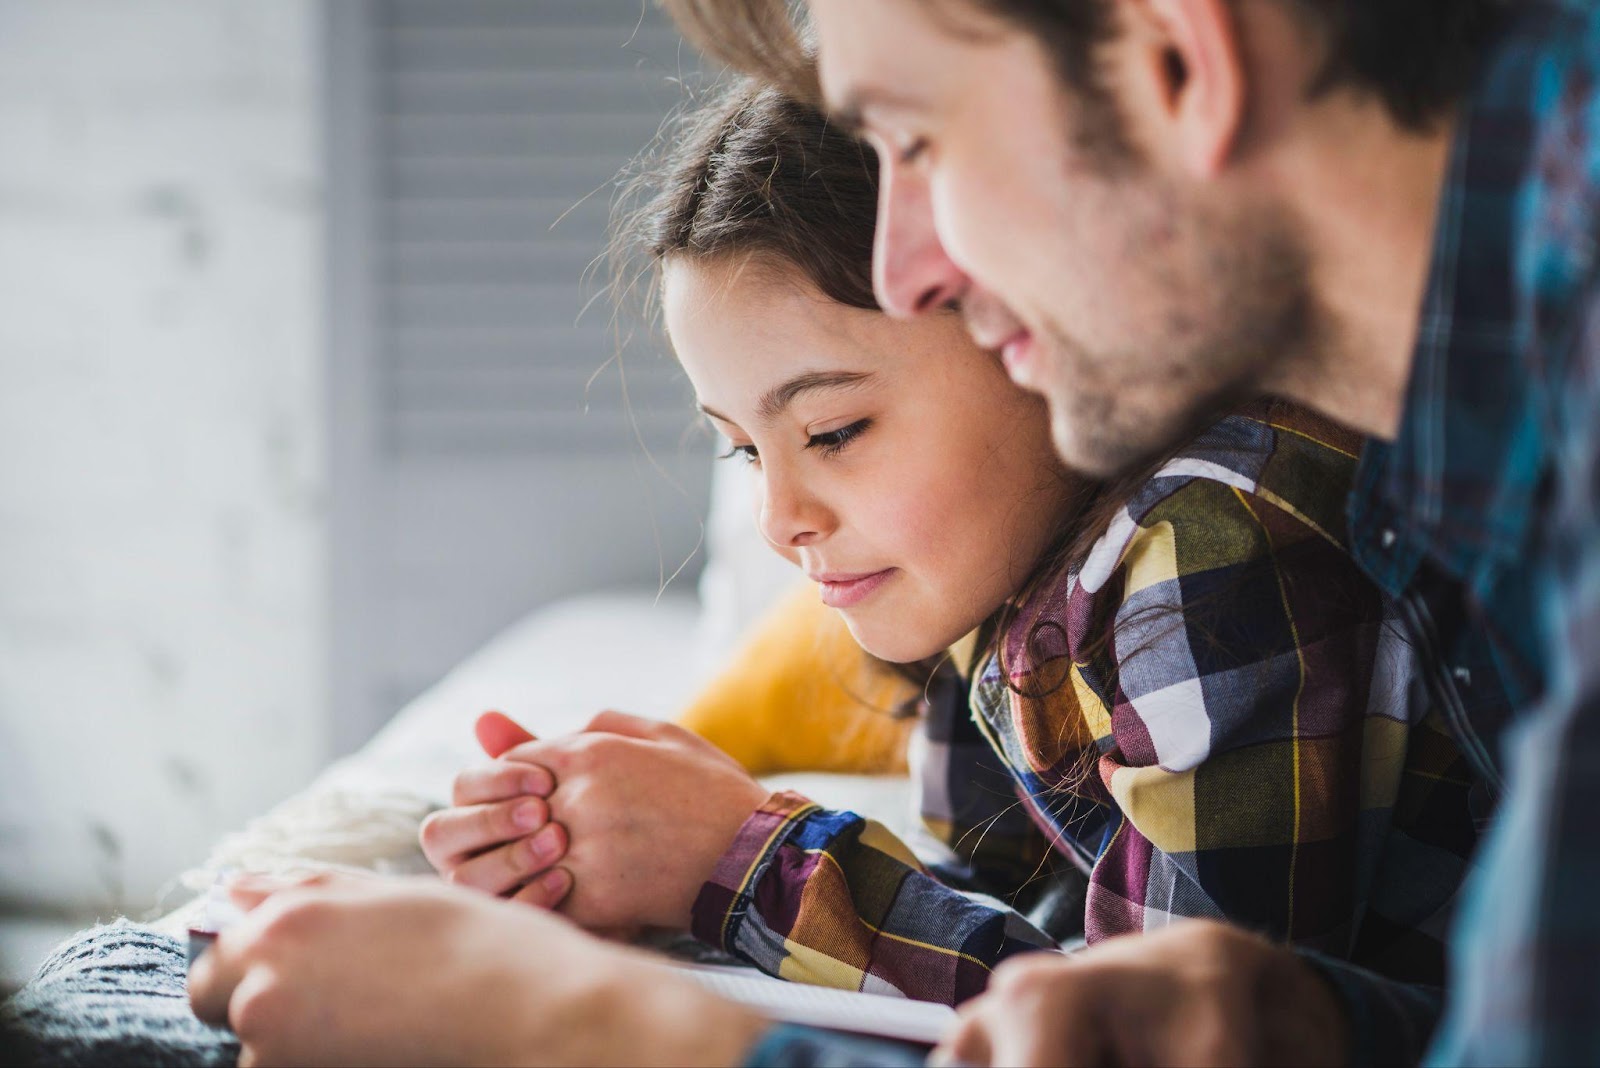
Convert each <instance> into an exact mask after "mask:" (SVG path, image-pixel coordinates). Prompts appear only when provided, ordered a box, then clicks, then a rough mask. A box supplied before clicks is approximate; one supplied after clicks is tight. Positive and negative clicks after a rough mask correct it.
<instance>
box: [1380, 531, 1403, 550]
mask: <svg viewBox="0 0 1600 1068" xmlns="http://www.w3.org/2000/svg"><path fill="white" fill-rule="evenodd" d="M1378 540H1379V541H1380V542H1382V543H1383V547H1384V548H1385V549H1393V548H1394V543H1395V542H1396V541H1397V540H1399V537H1398V535H1396V534H1395V532H1394V531H1393V530H1385V531H1384V532H1383V533H1382V534H1379V535H1378Z"/></svg>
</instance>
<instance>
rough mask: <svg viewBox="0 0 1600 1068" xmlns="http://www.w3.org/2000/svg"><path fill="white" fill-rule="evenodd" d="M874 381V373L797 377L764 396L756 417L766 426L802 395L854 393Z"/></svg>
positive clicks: (730, 422) (817, 373) (729, 421)
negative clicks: (863, 384) (869, 381)
mask: <svg viewBox="0 0 1600 1068" xmlns="http://www.w3.org/2000/svg"><path fill="white" fill-rule="evenodd" d="M871 377H872V372H871V371H806V372H804V373H802V374H798V375H795V376H794V377H793V378H791V379H789V380H788V381H787V382H783V383H780V384H779V385H776V386H774V387H772V388H771V389H769V390H767V392H766V393H764V394H762V395H761V400H760V402H759V403H757V404H756V413H757V414H758V415H759V416H760V417H761V419H762V421H763V422H767V423H770V422H773V421H774V420H776V419H777V418H778V416H780V415H782V414H783V413H784V410H785V409H786V408H788V407H789V405H790V404H792V403H794V399H795V398H796V397H798V396H800V395H801V394H803V393H811V392H815V391H819V390H830V389H854V388H856V387H857V386H860V385H861V384H862V383H864V382H866V381H867V379H869V378H871ZM696 407H698V408H699V409H700V410H701V411H702V412H704V413H705V414H706V415H709V416H710V417H711V418H713V419H718V420H721V421H722V422H724V423H727V424H728V425H730V426H738V425H739V424H738V423H736V422H734V420H732V419H729V418H728V417H727V416H725V415H723V414H722V413H721V412H718V411H714V410H713V409H711V408H707V407H706V406H705V405H704V404H698V405H696Z"/></svg>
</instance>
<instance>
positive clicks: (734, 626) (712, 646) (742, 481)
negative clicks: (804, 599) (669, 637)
mask: <svg viewBox="0 0 1600 1068" xmlns="http://www.w3.org/2000/svg"><path fill="white" fill-rule="evenodd" d="M756 484H757V483H756V479H755V477H754V475H753V474H752V473H751V472H750V471H747V470H745V466H744V464H743V463H740V462H738V461H736V460H725V461H722V462H720V463H718V464H716V466H715V470H714V471H713V472H712V474H711V508H710V513H709V514H708V516H707V517H706V566H705V569H704V570H703V571H702V572H701V573H700V621H699V624H698V625H697V628H696V633H695V643H694V644H695V664H694V667H695V677H696V678H697V679H701V680H704V679H707V678H709V677H710V676H711V675H712V674H714V673H715V672H717V671H719V670H721V669H722V667H723V666H724V665H725V664H726V663H727V661H728V657H729V656H731V655H732V654H733V652H734V650H735V649H737V648H738V647H739V645H740V643H741V642H742V640H743V639H744V636H745V635H746V634H748V633H749V631H750V627H751V626H752V624H754V623H755V621H756V620H757V619H759V618H760V617H761V614H762V613H763V612H765V611H766V610H767V608H768V607H770V606H771V605H773V604H775V603H776V602H777V600H778V598H779V597H781V596H783V595H784V594H785V593H787V592H788V591H789V590H790V589H791V588H793V587H794V586H795V585H796V584H798V583H801V582H804V581H806V579H805V577H804V576H803V575H801V573H800V571H799V569H797V568H796V567H795V566H794V565H793V564H791V563H789V562H788V561H787V560H785V559H784V558H783V557H781V556H779V555H778V554H777V553H776V552H774V551H773V548H772V546H771V545H769V544H768V543H767V540H766V538H764V537H762V535H761V531H760V530H759V529H758V528H757V527H756V515H757V509H758V507H759V501H758V500H757V499H756Z"/></svg>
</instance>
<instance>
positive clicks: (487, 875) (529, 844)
mask: <svg viewBox="0 0 1600 1068" xmlns="http://www.w3.org/2000/svg"><path fill="white" fill-rule="evenodd" d="M566 852H567V832H566V829H565V828H563V827H562V826H561V824H559V823H550V824H546V825H545V827H544V828H543V829H542V830H540V831H538V832H537V833H535V834H531V835H529V836H527V837H526V838H519V839H517V840H516V841H515V842H511V843H510V844H508V845H503V846H501V847H499V848H498V849H491V850H489V851H488V852H487V853H483V854H481V855H479V856H476V857H473V858H472V859H471V860H466V861H462V862H461V863H460V864H458V865H456V866H454V867H453V868H452V869H451V870H450V872H449V875H448V878H449V880H450V881H451V882H452V883H455V884H456V885H457V886H470V887H472V888H474V889H477V890H483V891H486V892H487V893H491V894H505V893H508V892H509V891H510V890H511V889H512V888H513V887H515V886H518V885H519V884H521V883H523V882H526V881H527V880H528V878H529V877H530V876H533V875H537V874H538V873H540V872H542V871H544V870H545V869H546V868H548V867H550V866H551V865H552V864H554V863H556V862H557V861H559V860H560V859H561V858H562V857H563V856H565V855H566Z"/></svg>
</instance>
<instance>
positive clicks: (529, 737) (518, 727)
mask: <svg viewBox="0 0 1600 1068" xmlns="http://www.w3.org/2000/svg"><path fill="white" fill-rule="evenodd" d="M472 730H473V733H475V734H476V735H477V736H478V744H479V745H480V746H482V747H483V751H484V752H485V753H488V754H489V755H490V756H491V757H497V756H499V755H500V754H501V753H504V752H505V751H506V750H507V749H510V748H511V747H512V746H514V745H521V744H522V743H523V742H531V741H533V740H534V735H533V732H532V731H530V730H527V729H526V728H525V727H523V726H522V724H520V723H518V722H517V721H516V720H514V719H512V718H511V717H510V716H508V715H506V714H505V713H504V712H485V713H484V714H483V715H481V716H479V717H478V722H477V723H475V724H473V727H472Z"/></svg>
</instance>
